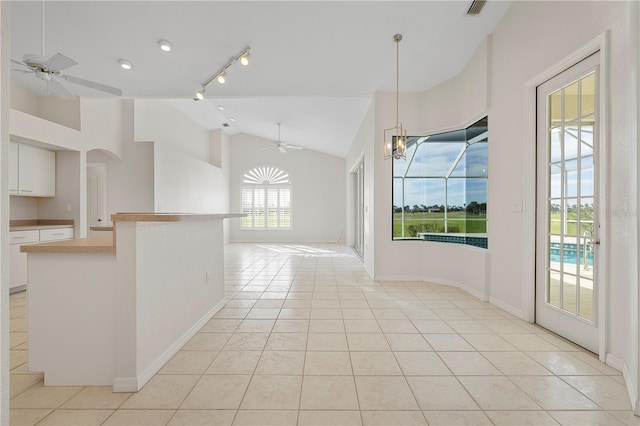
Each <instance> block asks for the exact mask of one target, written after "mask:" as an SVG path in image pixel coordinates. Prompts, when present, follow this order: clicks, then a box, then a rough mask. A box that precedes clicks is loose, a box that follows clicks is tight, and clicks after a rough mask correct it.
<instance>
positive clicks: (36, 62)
mask: <svg viewBox="0 0 640 426" xmlns="http://www.w3.org/2000/svg"><path fill="white" fill-rule="evenodd" d="M41 34H42V54H41V55H36V54H27V55H24V56H23V57H22V61H17V60H15V59H11V62H12V63H14V64H16V65H20V66H21V67H23V68H21V69H16V68H13V71H17V72H22V73H25V74H34V75H35V76H36V78H39V79H40V80H42V81H46V82H47V93H50V91H51V92H54V94H56V95H59V96H62V97H74V96H75V95H74V94H73V93H72V92H71V90H69V89H68V88H67V86H66V83H67V82H69V83H73V84H77V85H79V86H84V87H89V88H91V89H95V90H99V91H101V92H105V93H110V94H112V95H116V96H121V95H122V90H120V89H118V88H115V87H111V86H107V85H105V84H100V83H96V82H94V81H90V80H85V79H83V78H78V77H74V76H71V75H66V74H61V73H60V72H61V71H62V70H65V69H67V68H71V67H72V66H74V65H78V63H77V62H76V61H74V60H73V59H71V58H69V57H68V56H65V55H63V54H62V53H56V54H55V55H53V56H51V57H49V58H47V57H46V56H45V53H44V0H43V1H42V33H41Z"/></svg>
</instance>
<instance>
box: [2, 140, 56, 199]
mask: <svg viewBox="0 0 640 426" xmlns="http://www.w3.org/2000/svg"><path fill="white" fill-rule="evenodd" d="M10 154H11V155H10V158H9V160H10V163H9V177H10V179H9V180H10V182H9V189H10V194H13V195H23V196H30V197H55V195H56V153H55V152H54V151H48V150H46V149H41V148H36V147H34V146H31V145H25V144H17V143H15V142H12V143H11V148H10ZM16 157H17V158H16ZM16 175H17V184H16V182H15V179H16ZM15 189H17V191H14V190H15Z"/></svg>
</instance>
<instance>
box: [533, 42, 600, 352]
mask: <svg viewBox="0 0 640 426" xmlns="http://www.w3.org/2000/svg"><path fill="white" fill-rule="evenodd" d="M609 40H610V34H609V31H607V32H604V33H602V34H600V35H599V36H598V37H596V38H595V39H593V40H591V41H590V42H588V43H587V44H585V45H584V46H582V47H581V48H579V49H578V50H576V51H575V52H573V53H572V54H571V55H569V56H567V57H566V58H564V59H563V60H561V61H560V62H558V63H556V64H554V65H553V66H551V67H549V68H547V69H546V70H544V71H543V72H541V73H540V74H538V75H537V76H535V77H534V78H532V79H531V80H529V81H527V82H526V83H525V93H524V102H525V105H524V113H525V116H524V135H523V140H524V150H523V153H524V158H523V164H524V188H523V194H524V199H523V205H524V209H523V218H522V219H523V220H522V222H523V243H524V244H523V253H522V255H523V258H522V265H523V266H522V285H523V301H522V306H523V313H524V319H525V320H526V321H529V322H533V321H534V319H535V284H536V279H535V272H536V263H535V256H536V194H537V192H536V88H537V87H538V86H539V85H541V84H542V83H544V82H545V81H547V80H549V79H550V78H552V77H554V76H556V75H558V74H560V73H561V72H563V71H564V70H566V69H568V68H570V67H571V66H573V65H575V64H577V63H578V62H580V61H582V60H583V59H585V58H587V57H589V56H591V55H592V54H594V53H596V52H597V51H600V79H599V83H600V85H599V88H598V89H599V92H600V97H599V109H600V126H599V132H598V136H599V140H600V153H599V155H598V159H597V161H598V163H599V164H600V168H599V172H598V179H599V182H600V188H601V190H600V193H599V196H598V203H599V204H600V205H601V206H602V207H603V208H605V206H608V205H609V203H608V202H607V198H608V191H607V188H608V184H607V176H606V172H607V164H608V163H607V158H608V150H609V148H608V145H609V140H610V138H609V123H610V118H609V107H608V106H609V90H608V88H609V84H608V81H609V66H610V65H609V57H608V56H609V55H608V50H609ZM608 229H609V227H608V221H607V215H606V214H604V212H603V213H602V214H601V215H600V241H601V242H602V245H601V247H603V248H604V250H603V251H602V254H601V259H600V268H599V270H598V273H597V281H598V285H599V296H598V307H597V312H598V318H597V324H598V333H599V339H598V340H599V343H598V344H599V351H598V353H599V354H600V355H599V356H600V360H601V361H603V362H605V357H606V355H607V339H606V331H607V300H608V290H607V279H606V277H607V269H608V258H607V255H606V253H607V251H608V250H609V246H608V242H609V236H608V232H607V231H608Z"/></svg>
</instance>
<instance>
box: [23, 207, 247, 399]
mask: <svg viewBox="0 0 640 426" xmlns="http://www.w3.org/2000/svg"><path fill="white" fill-rule="evenodd" d="M242 216H243V215H241V214H160V213H117V214H114V215H112V217H111V220H112V221H113V223H114V233H113V236H112V237H111V236H103V237H94V238H85V239H75V240H68V241H62V242H54V243H45V244H36V245H30V246H23V247H22V248H21V250H22V251H23V252H26V253H28V259H27V264H28V274H29V277H28V279H29V290H28V292H27V304H28V305H27V318H28V327H29V370H31V371H44V380H45V385H56V386H62V385H111V386H113V390H114V391H115V392H130V391H137V390H139V389H140V388H141V387H142V386H143V385H144V384H145V383H146V382H147V381H148V380H149V379H150V378H151V377H152V376H153V375H154V374H155V373H156V372H157V371H158V370H159V369H160V368H161V367H162V366H163V365H164V364H165V363H166V362H167V361H168V360H169V359H170V358H171V357H172V356H173V355H174V354H175V353H176V352H177V351H178V350H179V349H180V348H181V347H182V346H183V345H184V344H185V343H186V342H187V341H188V340H189V339H190V338H191V337H192V336H193V335H194V334H195V333H196V332H197V331H198V330H199V329H200V327H202V325H204V324H205V323H206V322H207V321H208V320H209V319H210V318H211V317H212V316H213V315H214V314H215V313H216V312H217V311H218V310H219V309H221V308H222V306H224V304H225V303H226V300H225V293H224V276H223V274H224V241H223V226H222V225H223V220H224V219H225V218H233V217H242Z"/></svg>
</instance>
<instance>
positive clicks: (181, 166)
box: [153, 142, 228, 213]
mask: <svg viewBox="0 0 640 426" xmlns="http://www.w3.org/2000/svg"><path fill="white" fill-rule="evenodd" d="M153 164H154V166H153V167H154V199H155V209H156V210H155V211H157V212H180V213H228V211H227V205H228V201H227V200H228V190H227V186H226V181H225V178H224V174H223V172H222V170H221V169H220V168H218V167H215V166H213V165H211V164H209V163H208V162H205V161H202V160H199V159H197V158H193V157H191V156H189V155H187V154H184V153H182V152H181V151H178V150H177V149H175V148H173V147H172V146H170V145H168V144H166V143H162V142H155V143H154V163H153Z"/></svg>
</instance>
